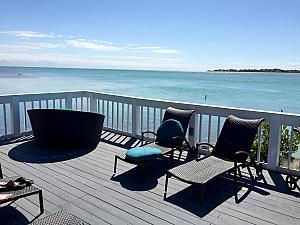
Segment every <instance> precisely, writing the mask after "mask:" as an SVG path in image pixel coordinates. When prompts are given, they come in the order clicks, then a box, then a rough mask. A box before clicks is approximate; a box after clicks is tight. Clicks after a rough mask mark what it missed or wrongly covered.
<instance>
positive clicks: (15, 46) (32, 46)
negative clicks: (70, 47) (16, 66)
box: [0, 43, 64, 51]
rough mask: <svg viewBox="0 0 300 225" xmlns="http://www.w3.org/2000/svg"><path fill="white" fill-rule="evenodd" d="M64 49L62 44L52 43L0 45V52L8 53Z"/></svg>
mask: <svg viewBox="0 0 300 225" xmlns="http://www.w3.org/2000/svg"><path fill="white" fill-rule="evenodd" d="M61 47H64V45H62V44H53V43H15V44H0V50H8V51H31V50H40V49H46V48H48V49H53V48H61Z"/></svg>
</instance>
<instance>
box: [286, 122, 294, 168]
mask: <svg viewBox="0 0 300 225" xmlns="http://www.w3.org/2000/svg"><path fill="white" fill-rule="evenodd" d="M290 135H291V136H290V144H289V153H288V165H287V168H288V169H290V168H291V160H292V152H293V140H294V127H291V132H290Z"/></svg>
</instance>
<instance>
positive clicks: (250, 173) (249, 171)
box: [246, 165, 254, 180]
mask: <svg viewBox="0 0 300 225" xmlns="http://www.w3.org/2000/svg"><path fill="white" fill-rule="evenodd" d="M246 167H247V170H248V173H249V175H250V177H251V179H252V180H253V179H254V177H253V174H252V172H251V170H250V166H249V165H247V166H246Z"/></svg>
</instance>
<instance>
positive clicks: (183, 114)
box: [162, 107, 195, 135]
mask: <svg viewBox="0 0 300 225" xmlns="http://www.w3.org/2000/svg"><path fill="white" fill-rule="evenodd" d="M194 112H195V110H185V109H175V108H173V107H168V108H167V109H166V112H165V115H164V118H163V120H162V122H164V121H166V120H169V119H174V120H177V121H179V122H180V123H181V126H182V128H183V131H184V135H186V132H187V128H188V126H189V122H190V119H191V116H192V114H193V113H194Z"/></svg>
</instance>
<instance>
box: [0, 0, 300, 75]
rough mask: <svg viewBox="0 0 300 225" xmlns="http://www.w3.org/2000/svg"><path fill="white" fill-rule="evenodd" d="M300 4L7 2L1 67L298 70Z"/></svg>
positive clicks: (258, 0) (0, 20)
mask: <svg viewBox="0 0 300 225" xmlns="http://www.w3.org/2000/svg"><path fill="white" fill-rule="evenodd" d="M299 9H300V1H299V0H181V1H176V0H160V1H159V0H156V1H155V0H152V1H151V0H149V1H146V0H136V1H132V0H126V1H123V0H119V1H116V0H110V1H109V0H106V1H101V0H72V1H71V0H70V1H67V0H64V1H63V0H51V1H40V0H26V1H20V0H19V1H16V0H1V2H0V65H2V66H4V65H10V66H57V67H87V68H118V69H119V68H121V69H153V70H188V71H205V70H207V69H217V68H274V67H276V68H283V69H300V13H299Z"/></svg>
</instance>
